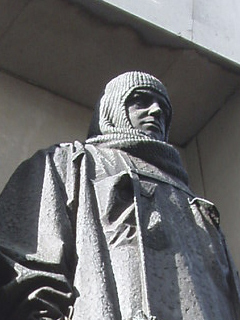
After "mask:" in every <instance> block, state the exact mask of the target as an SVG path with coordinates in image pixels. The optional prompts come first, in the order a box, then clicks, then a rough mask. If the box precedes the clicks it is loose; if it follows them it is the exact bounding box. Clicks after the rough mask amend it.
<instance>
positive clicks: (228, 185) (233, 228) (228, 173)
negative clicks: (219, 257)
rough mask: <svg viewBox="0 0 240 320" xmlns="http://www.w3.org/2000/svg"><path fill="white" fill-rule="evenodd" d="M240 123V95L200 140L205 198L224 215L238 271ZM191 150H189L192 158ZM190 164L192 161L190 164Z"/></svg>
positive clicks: (231, 101)
mask: <svg viewBox="0 0 240 320" xmlns="http://www.w3.org/2000/svg"><path fill="white" fill-rule="evenodd" d="M239 123H240V91H238V92H237V93H235V95H234V96H232V97H231V99H229V100H228V102H227V103H226V104H225V106H224V107H223V108H222V109H221V110H220V111H219V112H218V113H217V114H216V115H215V117H214V118H213V119H212V121H211V122H210V123H209V124H208V125H207V126H206V127H205V128H204V129H203V130H202V131H201V132H200V134H199V135H198V137H197V139H198V145H199V152H200V161H201V166H202V173H203V184H204V190H205V196H206V198H207V199H209V200H210V201H212V202H214V203H215V204H216V206H217V208H218V209H219V211H220V214H221V226H222V229H223V231H224V233H225V235H226V238H227V242H228V244H229V247H230V249H231V252H232V254H233V256H234V260H235V262H236V264H237V266H238V269H240V252H239V247H240V233H239V226H240V147H239V137H240V126H239ZM189 148H190V147H187V149H186V150H187V152H186V155H187V156H188V157H189V150H190V149H189ZM190 160H191V158H190V157H189V158H188V161H190ZM193 171H194V170H193ZM191 175H193V172H192V173H191Z"/></svg>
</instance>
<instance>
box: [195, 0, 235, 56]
mask: <svg viewBox="0 0 240 320" xmlns="http://www.w3.org/2000/svg"><path fill="white" fill-rule="evenodd" d="M193 13H194V14H193V16H194V22H193V42H196V43H199V44H201V45H203V46H204V47H206V48H208V49H210V50H212V51H214V52H217V53H220V54H221V55H223V56H225V57H227V58H229V59H231V60H235V61H238V62H240V43H239V39H240V2H239V1H237V0H211V1H207V0H198V1H194V9H193Z"/></svg>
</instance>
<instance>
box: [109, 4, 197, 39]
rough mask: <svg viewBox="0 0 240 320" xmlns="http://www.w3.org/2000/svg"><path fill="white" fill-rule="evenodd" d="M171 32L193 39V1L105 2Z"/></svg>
mask: <svg viewBox="0 0 240 320" xmlns="http://www.w3.org/2000/svg"><path fill="white" fill-rule="evenodd" d="M104 1H105V2H108V3H110V4H113V5H115V6H117V7H119V8H121V9H123V10H125V11H128V12H130V13H132V14H134V15H136V16H138V17H140V18H142V19H144V20H147V21H149V22H151V23H153V24H155V25H159V26H161V27H163V28H165V29H167V30H169V31H171V32H174V33H176V34H178V35H179V36H182V37H185V38H187V39H189V40H191V38H192V10H193V9H192V8H193V4H192V0H182V1H177V0H141V1H138V2H137V5H136V1H135V0H130V1H129V0H104Z"/></svg>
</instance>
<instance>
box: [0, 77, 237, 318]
mask: <svg viewBox="0 0 240 320" xmlns="http://www.w3.org/2000/svg"><path fill="white" fill-rule="evenodd" d="M171 115H172V108H171V104H170V100H169V97H168V94H167V91H166V88H165V87H164V86H163V84H162V83H161V82H160V81H159V80H158V79H156V78H155V77H153V76H151V75H149V74H146V73H143V72H127V73H124V74H122V75H120V76H118V77H116V78H115V79H113V80H112V81H110V82H109V83H108V84H107V86H106V88H105V92H104V94H103V96H102V98H101V100H100V102H99V104H98V106H97V107H96V109H95V112H94V116H93V120H92V123H91V126H90V130H89V136H88V139H87V141H86V142H85V144H81V143H79V142H75V143H74V144H60V145H55V146H53V147H51V148H49V149H47V150H41V151H39V152H37V153H36V154H35V155H34V156H33V157H32V158H31V159H29V160H27V161H25V162H24V163H23V164H22V165H20V167H19V168H18V169H17V170H16V172H15V173H14V174H13V176H12V177H11V179H10V181H9V182H8V184H7V186H6V187H5V189H4V191H3V193H2V195H1V198H0V215H1V217H0V218H1V223H0V239H1V242H0V266H1V268H0V280H1V283H0V307H1V309H0V310H1V311H0V312H1V319H3V320H33V319H36V320H39V319H46V320H47V319H54V320H56V319H74V320H144V319H148V320H150V319H151V320H154V319H155V320H193V319H194V320H239V315H240V313H239V292H240V291H239V282H238V277H237V273H236V271H235V269H234V266H233V265H232V262H231V259H230V256H229V254H228V251H227V248H226V245H225V243H224V239H223V236H222V234H221V231H220V229H219V217H218V212H217V210H216V208H215V207H214V205H213V204H212V203H210V202H208V201H206V200H203V199H200V198H196V197H195V196H194V194H193V193H192V192H191V191H190V190H189V188H188V185H187V175H186V173H185V171H184V169H183V167H182V165H181V162H180V158H179V154H178V152H177V151H176V150H175V149H174V148H173V147H172V146H171V145H169V144H168V143H167V138H168V132H169V126H170V122H171Z"/></svg>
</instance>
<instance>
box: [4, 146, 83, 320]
mask: <svg viewBox="0 0 240 320" xmlns="http://www.w3.org/2000/svg"><path fill="white" fill-rule="evenodd" d="M79 158H80V157H79V156H78V155H77V154H76V148H75V147H74V146H73V145H71V144H69V145H65V146H60V147H56V148H51V149H50V150H47V151H46V150H44V151H40V152H38V153H37V154H35V155H34V156H33V157H32V158H31V159H29V160H27V161H26V162H24V163H23V164H22V165H20V167H19V168H18V169H17V170H16V171H15V173H14V174H13V176H12V177H11V179H10V180H9V182H8V184H7V185H6V187H5V189H4V191H3V193H2V194H1V196H0V219H1V224H0V309H1V316H2V318H1V319H4V320H5V319H7V320H10V319H12V320H18V319H19V320H20V319H21V320H22V319H26V320H27V319H29V320H30V319H42V318H43V317H46V318H50V319H60V318H61V319H64V317H65V316H67V315H68V314H69V313H70V311H71V306H72V305H73V303H74V299H75V296H76V294H75V292H74V288H73V285H72V282H73V277H74V269H75V264H76V261H75V241H74V238H75V230H74V219H75V218H74V215H75V212H74V210H75V207H76V205H75V198H74V197H75V195H76V194H77V193H78V185H77V183H78V181H77V180H76V177H78V174H77V171H79V167H80V162H79Z"/></svg>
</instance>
